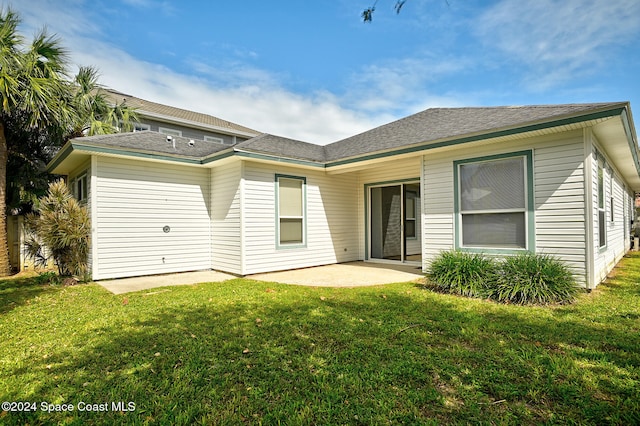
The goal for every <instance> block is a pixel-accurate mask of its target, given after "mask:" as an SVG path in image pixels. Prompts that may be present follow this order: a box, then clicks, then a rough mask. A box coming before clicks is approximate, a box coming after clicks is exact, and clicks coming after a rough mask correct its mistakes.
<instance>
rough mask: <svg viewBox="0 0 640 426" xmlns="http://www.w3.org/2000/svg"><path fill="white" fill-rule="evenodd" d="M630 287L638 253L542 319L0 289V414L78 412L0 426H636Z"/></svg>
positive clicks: (203, 289)
mask: <svg viewBox="0 0 640 426" xmlns="http://www.w3.org/2000/svg"><path fill="white" fill-rule="evenodd" d="M639 282H640V255H638V254H632V255H631V256H630V257H629V258H626V259H624V260H623V262H622V263H621V264H620V265H619V267H618V268H617V269H616V272H615V276H614V277H613V278H611V279H610V280H608V281H607V282H606V283H604V284H601V285H600V286H599V287H598V289H597V290H596V291H594V292H592V293H591V294H583V295H581V296H579V298H578V300H577V301H576V303H574V304H573V305H563V306H555V307H522V306H516V305H502V304H498V303H494V302H489V301H485V300H476V299H468V298H462V297H457V296H451V295H444V294H438V293H434V292H431V291H428V290H424V289H423V288H421V287H419V286H417V285H416V284H412V283H399V284H392V285H388V286H380V287H369V288H357V289H326V288H309V287H297V286H286V285H278V284H273V283H261V282H255V281H249V280H243V279H237V280H232V281H227V282H224V283H209V284H200V285H195V286H179V287H172V288H163V289H154V290H151V291H144V292H138V293H133V294H128V295H120V296H116V295H112V294H110V293H108V292H107V291H106V290H104V289H102V288H101V287H99V286H98V285H95V284H88V285H78V286H72V287H64V286H50V285H42V284H37V283H36V281H35V280H34V279H13V280H5V281H0V336H1V339H2V340H1V344H0V400H1V401H31V402H36V403H37V404H38V408H40V403H41V402H47V403H51V404H63V403H72V404H74V405H75V406H76V410H75V411H72V412H54V413H47V412H43V411H41V410H39V411H37V412H35V413H28V412H22V413H18V412H3V411H0V424H31V425H37V424H78V425H79V424H177V425H187V424H221V425H234V424H268V425H271V424H294V425H297V424H301V425H315V424H363V425H369V424H375V425H378V424H460V423H462V424H469V423H473V424H476V423H480V424H482V423H484V424H532V425H533V424H541V423H542V424H545V423H546V424H621V425H628V424H638V423H640V286H639V285H638V283H639ZM118 401H122V402H125V403H126V402H129V401H131V402H134V403H135V410H134V411H128V412H125V411H117V410H116V411H113V410H111V408H112V407H111V405H110V404H111V402H118ZM79 402H84V403H91V404H102V403H107V405H108V409H109V410H108V411H104V412H79V411H78V410H77V404H78V403H79Z"/></svg>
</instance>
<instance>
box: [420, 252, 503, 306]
mask: <svg viewBox="0 0 640 426" xmlns="http://www.w3.org/2000/svg"><path fill="white" fill-rule="evenodd" d="M495 268H496V263H495V261H494V260H493V259H491V258H487V257H484V256H483V255H481V254H478V253H465V252H460V251H445V252H442V253H440V255H439V256H438V257H437V258H436V259H435V260H434V261H433V262H432V263H431V268H430V269H429V272H428V274H427V278H428V279H429V283H430V284H431V287H433V288H435V289H436V290H438V291H440V292H443V293H450V294H460V295H463V296H470V297H485V296H487V295H489V294H490V291H489V287H490V285H491V282H492V281H493V276H494V275H495Z"/></svg>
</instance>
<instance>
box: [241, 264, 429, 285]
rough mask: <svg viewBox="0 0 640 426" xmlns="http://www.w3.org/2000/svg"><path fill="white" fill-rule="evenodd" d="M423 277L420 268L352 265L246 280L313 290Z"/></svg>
mask: <svg viewBox="0 0 640 426" xmlns="http://www.w3.org/2000/svg"><path fill="white" fill-rule="evenodd" d="M422 277H423V274H422V272H421V270H420V267H417V266H407V265H393V264H387V263H369V262H349V263H338V264H335V265H325V266H315V267H312V268H303V269H293V270H290V271H282V272H268V273H266V274H255V275H247V276H246V277H245V278H249V279H251V280H258V281H273V282H277V283H283V284H298V285H307V286H313V287H363V286H370V285H378V284H391V283H403V282H407V281H415V280H417V279H420V278H422Z"/></svg>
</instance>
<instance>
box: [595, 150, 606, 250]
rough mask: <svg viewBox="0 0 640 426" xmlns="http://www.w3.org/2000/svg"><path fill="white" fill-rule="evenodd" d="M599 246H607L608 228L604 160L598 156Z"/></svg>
mask: <svg viewBox="0 0 640 426" xmlns="http://www.w3.org/2000/svg"><path fill="white" fill-rule="evenodd" d="M597 157H598V239H599V241H598V246H599V247H604V246H606V245H607V236H606V226H605V218H606V213H605V202H604V197H605V194H604V158H602V155H598V156H597Z"/></svg>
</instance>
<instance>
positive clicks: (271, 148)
mask: <svg viewBox="0 0 640 426" xmlns="http://www.w3.org/2000/svg"><path fill="white" fill-rule="evenodd" d="M235 149H237V150H242V151H249V152H255V153H260V154H267V155H275V156H277V157H284V158H292V159H297V160H308V161H315V162H319V163H324V162H325V160H326V156H325V150H324V147H323V146H320V145H315V144H312V143H309V142H302V141H298V140H295V139H289V138H283V137H281V136H275V135H270V134H263V135H260V136H257V137H255V138H251V139H249V140H246V141H244V142H241V143H239V144H237V145H236V146H235Z"/></svg>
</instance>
